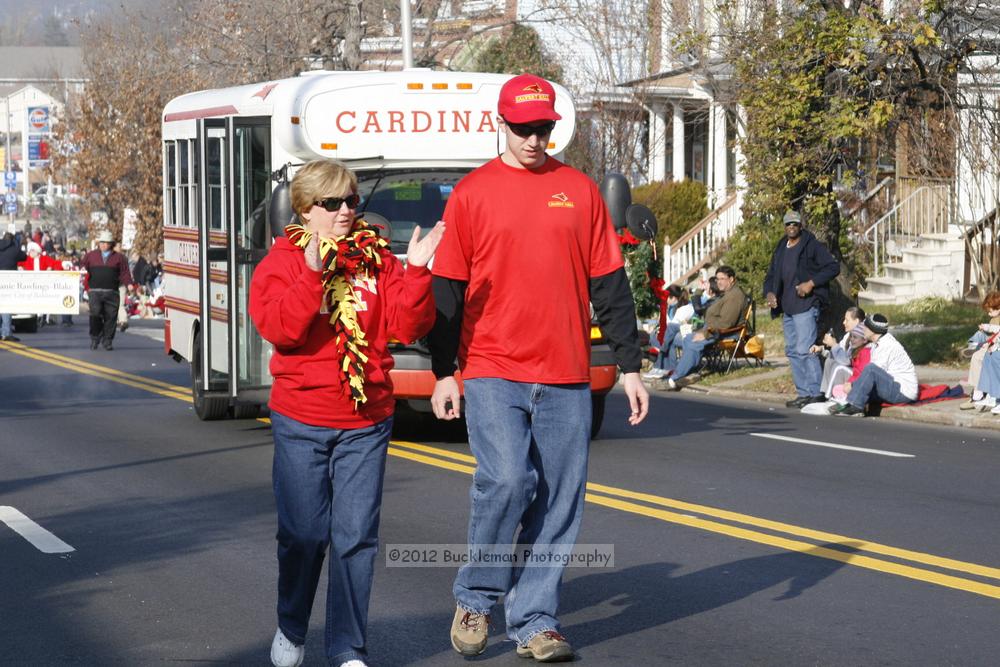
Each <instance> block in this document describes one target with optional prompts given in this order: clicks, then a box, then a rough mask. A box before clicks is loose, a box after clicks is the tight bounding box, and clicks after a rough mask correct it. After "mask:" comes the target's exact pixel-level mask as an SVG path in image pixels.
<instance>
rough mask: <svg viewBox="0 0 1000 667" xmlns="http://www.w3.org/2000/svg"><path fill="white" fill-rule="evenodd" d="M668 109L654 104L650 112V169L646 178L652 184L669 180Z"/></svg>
mask: <svg viewBox="0 0 1000 667" xmlns="http://www.w3.org/2000/svg"><path fill="white" fill-rule="evenodd" d="M666 135H667V109H666V107H665V106H664V105H663V104H660V103H653V105H652V107H651V108H650V110H649V168H648V170H647V173H646V178H647V180H648V181H649V182H650V183H654V182H656V181H664V180H666V178H667V144H666V141H667V136H666Z"/></svg>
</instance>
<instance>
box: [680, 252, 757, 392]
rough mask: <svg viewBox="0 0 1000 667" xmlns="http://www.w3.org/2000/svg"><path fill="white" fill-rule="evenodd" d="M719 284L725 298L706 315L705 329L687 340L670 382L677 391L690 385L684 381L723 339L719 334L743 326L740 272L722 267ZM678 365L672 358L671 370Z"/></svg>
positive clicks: (744, 297)
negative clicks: (685, 385) (738, 281)
mask: <svg viewBox="0 0 1000 667" xmlns="http://www.w3.org/2000/svg"><path fill="white" fill-rule="evenodd" d="M715 282H716V283H717V284H718V286H719V292H720V294H721V296H720V297H719V298H718V300H716V301H715V302H714V303H713V304H712V305H711V306H709V307H708V310H706V311H705V328H704V329H701V330H699V331H695V332H694V333H692V334H689V335H687V336H685V337H684V342H683V344H682V352H681V359H680V361H678V362H676V366H675V367H674V368H673V375H672V376H671V377H670V379H669V380H667V383H668V384H669V385H670V389H671V390H673V391H677V390H679V389H680V388H681V387H682V386H684V384H687V383H686V382H683V380H684V378H685V377H686V376H687V375H688V374H689V373H690V372H691V371H693V370H694V369H695V368H697V367H698V364H699V363H700V362H701V355H702V352H703V351H704V350H705V348H706V347H708V346H709V345H711V344H712V343H714V342H715V341H716V340H718V339H719V335H720V334H719V331H721V330H723V329H729V328H731V327H734V326H736V325H737V324H739V322H740V320H741V319H742V318H743V315H744V313H745V312H746V307H747V295H746V294H745V293H744V292H743V290H742V289H740V286H739V285H737V284H736V271H735V270H734V269H733V268H732V267H729V266H720V267H719V268H718V269H716V270H715ZM674 363H675V362H674V360H673V359H671V358H669V357H668V358H667V360H666V366H667V369H668V370H670V366H673V365H674Z"/></svg>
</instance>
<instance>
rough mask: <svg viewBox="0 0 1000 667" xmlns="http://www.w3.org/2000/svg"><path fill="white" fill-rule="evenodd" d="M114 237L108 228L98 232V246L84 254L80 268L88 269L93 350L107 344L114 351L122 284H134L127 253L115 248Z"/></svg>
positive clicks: (124, 285)
mask: <svg viewBox="0 0 1000 667" xmlns="http://www.w3.org/2000/svg"><path fill="white" fill-rule="evenodd" d="M114 240H115V239H114V237H113V236H112V235H111V232H110V231H108V230H104V231H102V232H101V233H100V234H98V235H97V249H96V250H91V251H90V252H88V253H87V254H86V255H84V256H83V261H82V262H80V269H81V270H83V271H86V272H87V292H88V296H89V304H90V349H91V350H96V349H97V347H98V346H99V345H101V344H102V343H103V345H104V349H105V350H113V349H114V346H113V344H112V343H113V341H114V339H115V329H116V327H117V326H118V307H119V305H120V303H121V296H120V294H119V291H118V290H119V287H128V286H129V285H131V284H132V275H131V274H130V273H129V270H128V261H127V260H126V259H125V256H124V255H122V254H121V253H119V252H115V251H114V250H112V249H111V248H112V245H113V244H114Z"/></svg>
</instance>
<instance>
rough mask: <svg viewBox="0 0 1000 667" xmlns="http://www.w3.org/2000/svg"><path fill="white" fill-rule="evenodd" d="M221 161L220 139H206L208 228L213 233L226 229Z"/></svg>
mask: <svg viewBox="0 0 1000 667" xmlns="http://www.w3.org/2000/svg"><path fill="white" fill-rule="evenodd" d="M223 159H225V158H224V156H223V143H222V138H221V137H211V136H210V137H208V138H207V141H206V144H205V161H206V162H207V164H206V165H205V166H206V167H207V168H208V169H207V171H208V179H207V180H208V183H207V186H208V228H209V229H210V230H213V231H216V230H223V229H225V228H226V224H225V222H226V221H225V218H224V216H223V208H222V206H223V199H222V198H223V195H224V184H223V182H222V175H223V172H224V169H223V164H222V160H223Z"/></svg>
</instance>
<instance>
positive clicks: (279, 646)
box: [271, 628, 363, 667]
mask: <svg viewBox="0 0 1000 667" xmlns="http://www.w3.org/2000/svg"><path fill="white" fill-rule="evenodd" d="M305 656H306V647H305V646H299V645H298V644H293V643H292V641H291V640H290V639H288V637H286V636H285V633H283V632H282V631H281V628H278V631H277V632H275V633H274V641H273V642H271V664H272V665H274V667H299V665H301V664H302V659H303V658H305ZM362 664H363V663H362Z"/></svg>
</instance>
